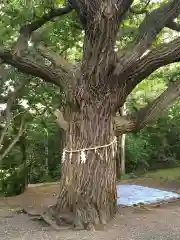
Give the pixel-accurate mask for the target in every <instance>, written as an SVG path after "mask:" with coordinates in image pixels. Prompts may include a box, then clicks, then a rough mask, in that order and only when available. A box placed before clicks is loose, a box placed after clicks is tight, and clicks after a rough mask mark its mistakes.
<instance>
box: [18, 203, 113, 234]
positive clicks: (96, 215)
mask: <svg viewBox="0 0 180 240" xmlns="http://www.w3.org/2000/svg"><path fill="white" fill-rule="evenodd" d="M57 212H58V213H57ZM18 213H24V214H27V215H29V216H30V217H31V220H37V221H43V222H45V223H46V224H48V225H49V226H51V227H52V228H53V229H55V230H66V229H75V230H84V229H86V230H95V229H103V228H104V226H105V224H106V223H107V220H108V219H110V216H109V213H108V214H107V212H105V211H98V210H97V209H96V208H95V207H94V206H90V205H88V204H87V205H86V206H83V207H78V208H76V209H75V211H74V212H70V211H67V210H64V209H63V210H61V211H57V209H56V206H51V207H49V208H48V209H47V211H45V212H43V213H38V212H36V211H35V210H34V209H21V210H19V211H18Z"/></svg>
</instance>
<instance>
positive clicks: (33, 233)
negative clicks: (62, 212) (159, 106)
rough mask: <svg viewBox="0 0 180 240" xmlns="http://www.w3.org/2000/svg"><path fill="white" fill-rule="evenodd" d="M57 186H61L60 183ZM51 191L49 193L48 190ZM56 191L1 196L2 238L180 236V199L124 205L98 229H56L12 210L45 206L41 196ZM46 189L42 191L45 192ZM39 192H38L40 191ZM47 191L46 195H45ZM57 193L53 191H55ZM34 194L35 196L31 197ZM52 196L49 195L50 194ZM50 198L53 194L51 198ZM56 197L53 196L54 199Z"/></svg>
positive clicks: (140, 239)
mask: <svg viewBox="0 0 180 240" xmlns="http://www.w3.org/2000/svg"><path fill="white" fill-rule="evenodd" d="M57 190H58V186H57ZM47 192H48V193H47ZM54 192H56V190H55V188H54V187H53V188H52V187H50V190H48V191H47V189H46V190H45V189H42V188H41V190H40V189H39V188H38V190H35V189H34V188H30V189H28V191H27V192H26V193H25V194H23V195H21V196H18V197H15V198H5V199H2V198H0V240H179V239H180V217H179V216H180V201H177V202H174V203H169V204H164V205H162V206H161V207H159V208H147V209H143V208H122V209H120V213H119V214H118V215H117V216H116V218H115V219H114V220H113V221H112V222H111V223H110V224H109V225H108V226H107V227H106V228H105V230H99V231H92V232H90V231H78V232H77V231H71V230H64V231H59V232H58V231H53V230H52V229H51V228H50V227H48V226H46V225H45V224H44V225H42V223H40V222H37V221H32V220H31V219H30V218H29V217H28V216H27V215H24V214H18V215H17V214H14V215H13V214H12V212H11V214H10V213H9V209H10V208H15V207H18V204H20V205H21V206H22V205H24V204H27V205H29V203H30V202H31V204H32V201H30V200H31V199H33V204H34V205H33V207H34V206H35V207H37V206H39V207H42V204H41V206H40V203H42V198H43V199H44V198H46V202H45V204H44V205H47V204H49V202H48V203H47V199H48V194H51V196H52V193H54ZM42 193H43V194H42ZM38 194H39V195H38ZM44 195H46V197H45V196H44ZM53 195H54V194H53ZM31 196H32V197H31ZM49 197H50V196H49ZM49 199H50V198H49ZM53 201H54V200H53Z"/></svg>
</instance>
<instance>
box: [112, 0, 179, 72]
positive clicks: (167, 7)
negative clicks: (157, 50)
mask: <svg viewBox="0 0 180 240" xmlns="http://www.w3.org/2000/svg"><path fill="white" fill-rule="evenodd" d="M179 14H180V0H169V1H168V3H165V4H162V5H161V6H160V7H159V8H157V9H155V10H154V11H152V12H151V13H150V14H149V15H147V16H146V18H145V19H144V21H143V22H142V24H141V25H140V27H139V30H138V32H139V34H138V37H137V40H136V42H135V44H134V45H133V47H132V49H131V50H130V51H127V52H126V54H125V55H124V56H122V55H121V54H120V58H119V63H118V64H117V66H116V68H115V70H114V74H115V75H120V74H121V73H123V72H124V71H126V70H127V69H129V68H130V67H132V66H133V65H134V64H135V63H136V62H137V61H138V59H139V58H140V57H141V56H142V55H143V54H144V53H145V51H146V50H147V49H148V48H149V47H151V45H152V43H153V41H154V39H155V38H156V36H157V35H158V34H159V33H160V31H161V30H162V29H163V28H164V27H165V26H166V25H167V24H168V23H169V22H170V21H173V20H174V19H175V18H176V17H177V16H178V15H179Z"/></svg>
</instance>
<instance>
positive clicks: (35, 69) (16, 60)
mask: <svg viewBox="0 0 180 240" xmlns="http://www.w3.org/2000/svg"><path fill="white" fill-rule="evenodd" d="M0 58H1V59H2V60H3V61H4V62H5V63H7V64H9V65H11V66H13V67H15V68H17V69H18V70H19V71H20V72H22V73H25V74H30V75H32V76H34V77H39V78H41V79H44V80H45V81H47V82H51V83H54V84H55V85H57V86H60V81H59V74H58V73H57V71H54V70H52V69H51V68H49V67H47V66H44V65H42V64H40V63H36V62H34V61H33V60H31V59H29V58H25V57H19V56H17V55H14V54H12V52H11V51H8V50H3V49H0Z"/></svg>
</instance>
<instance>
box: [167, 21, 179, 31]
mask: <svg viewBox="0 0 180 240" xmlns="http://www.w3.org/2000/svg"><path fill="white" fill-rule="evenodd" d="M166 27H167V28H170V29H171V30H175V31H177V32H180V24H178V23H176V22H174V21H171V22H169V23H167V24H166Z"/></svg>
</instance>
